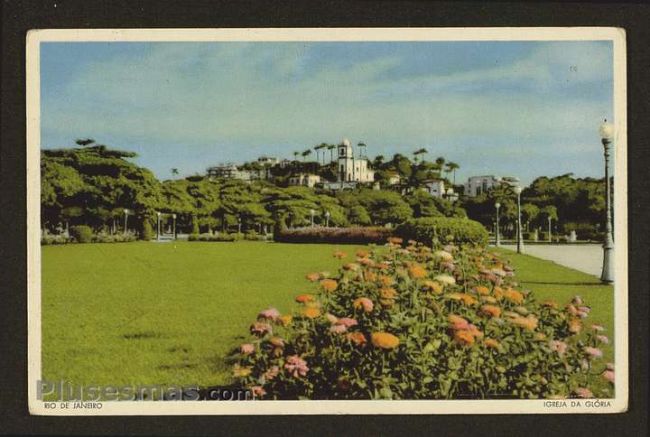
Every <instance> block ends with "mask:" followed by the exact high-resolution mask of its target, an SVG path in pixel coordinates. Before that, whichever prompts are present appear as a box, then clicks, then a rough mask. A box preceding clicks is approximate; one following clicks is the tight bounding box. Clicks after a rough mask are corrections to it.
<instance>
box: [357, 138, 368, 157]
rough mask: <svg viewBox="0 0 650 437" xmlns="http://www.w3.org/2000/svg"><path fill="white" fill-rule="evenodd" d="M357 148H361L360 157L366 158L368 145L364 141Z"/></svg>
mask: <svg viewBox="0 0 650 437" xmlns="http://www.w3.org/2000/svg"><path fill="white" fill-rule="evenodd" d="M357 147H358V148H359V157H360V158H361V157H364V158H365V156H366V143H364V142H363V141H359V142H358V143H357Z"/></svg>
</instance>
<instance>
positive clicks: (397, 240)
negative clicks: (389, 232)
mask: <svg viewBox="0 0 650 437" xmlns="http://www.w3.org/2000/svg"><path fill="white" fill-rule="evenodd" d="M388 242H389V243H391V244H402V242H404V240H402V239H401V238H398V237H390V238H389V239H388Z"/></svg>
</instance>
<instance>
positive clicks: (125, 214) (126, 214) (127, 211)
mask: <svg viewBox="0 0 650 437" xmlns="http://www.w3.org/2000/svg"><path fill="white" fill-rule="evenodd" d="M128 216H129V210H128V209H126V208H124V232H123V234H124V235H126V224H127V223H126V220H127V217H128Z"/></svg>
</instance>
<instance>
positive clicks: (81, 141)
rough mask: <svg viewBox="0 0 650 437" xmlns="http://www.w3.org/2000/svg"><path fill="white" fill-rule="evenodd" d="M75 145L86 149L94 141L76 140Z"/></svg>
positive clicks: (88, 139) (87, 139)
mask: <svg viewBox="0 0 650 437" xmlns="http://www.w3.org/2000/svg"><path fill="white" fill-rule="evenodd" d="M75 144H77V145H78V146H81V147H86V146H91V145H93V144H95V140H93V139H92V138H77V139H76V140H75Z"/></svg>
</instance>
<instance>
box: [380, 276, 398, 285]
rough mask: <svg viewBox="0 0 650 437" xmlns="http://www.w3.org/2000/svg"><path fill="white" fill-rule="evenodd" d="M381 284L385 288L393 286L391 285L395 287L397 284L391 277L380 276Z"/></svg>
mask: <svg viewBox="0 0 650 437" xmlns="http://www.w3.org/2000/svg"><path fill="white" fill-rule="evenodd" d="M379 282H380V283H381V285H383V286H384V287H389V286H391V285H393V284H394V283H395V280H394V279H393V278H391V277H390V276H386V275H379Z"/></svg>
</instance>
